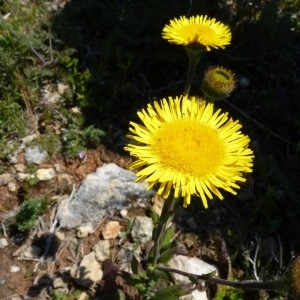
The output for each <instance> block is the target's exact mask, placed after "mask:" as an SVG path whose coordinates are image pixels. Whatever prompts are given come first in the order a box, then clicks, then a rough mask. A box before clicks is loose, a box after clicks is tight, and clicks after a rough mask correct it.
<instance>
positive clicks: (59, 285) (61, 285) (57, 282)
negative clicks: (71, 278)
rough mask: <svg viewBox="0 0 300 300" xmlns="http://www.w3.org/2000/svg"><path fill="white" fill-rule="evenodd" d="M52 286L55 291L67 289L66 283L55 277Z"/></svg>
mask: <svg viewBox="0 0 300 300" xmlns="http://www.w3.org/2000/svg"><path fill="white" fill-rule="evenodd" d="M52 285H53V287H54V288H55V289H58V288H65V287H67V286H68V283H67V282H65V281H64V280H63V279H62V278H61V277H56V278H54V280H53V283H52Z"/></svg>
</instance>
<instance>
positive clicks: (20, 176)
mask: <svg viewBox="0 0 300 300" xmlns="http://www.w3.org/2000/svg"><path fill="white" fill-rule="evenodd" d="M29 176H30V175H29V174H28V173H21V172H20V173H17V179H18V180H19V181H24V180H26V179H28V178H29Z"/></svg>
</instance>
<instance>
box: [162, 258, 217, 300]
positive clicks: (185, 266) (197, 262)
mask: <svg viewBox="0 0 300 300" xmlns="http://www.w3.org/2000/svg"><path fill="white" fill-rule="evenodd" d="M168 265H169V267H170V268H174V269H177V270H180V271H184V272H187V273H191V274H196V275H203V274H209V273H211V272H213V271H216V267H215V266H213V265H210V264H208V263H206V262H205V261H203V260H201V259H199V258H198V257H187V256H184V255H174V257H173V258H171V260H170V261H169V263H168ZM173 275H174V278H175V280H176V282H178V283H183V284H188V283H190V280H189V279H188V277H186V276H182V275H179V274H176V273H173ZM179 299H180V300H184V299H186V300H187V299H194V300H207V299H208V297H207V293H206V292H205V291H199V290H197V289H195V290H193V291H192V292H191V293H189V294H188V295H185V296H182V297H180V298H179Z"/></svg>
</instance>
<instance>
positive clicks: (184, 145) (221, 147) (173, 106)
mask: <svg viewBox="0 0 300 300" xmlns="http://www.w3.org/2000/svg"><path fill="white" fill-rule="evenodd" d="M138 116H139V118H140V119H141V121H142V123H143V124H142V125H139V124H137V123H134V122H131V123H130V125H131V128H130V131H131V132H132V133H133V134H132V135H129V137H130V138H131V139H133V140H135V141H137V142H140V144H137V145H135V144H129V145H128V146H127V147H125V149H126V150H128V151H129V152H130V154H131V155H133V156H135V157H137V158H138V159H137V160H136V161H135V162H133V163H132V164H131V169H138V171H137V181H141V180H145V181H147V182H148V183H149V189H150V188H152V187H153V186H154V185H156V184H157V185H158V194H159V195H161V196H162V197H163V198H167V197H168V196H169V194H170V192H171V190H172V189H174V196H175V197H183V198H184V206H185V207H186V206H187V205H188V204H190V200H191V195H194V194H195V195H198V196H200V197H201V199H202V202H203V204H204V206H205V207H207V206H208V205H207V198H209V199H212V198H213V194H214V195H216V196H217V197H219V198H220V199H223V196H222V194H221V192H220V189H224V190H226V191H228V192H230V193H232V194H236V191H235V190H236V189H239V185H238V184H237V182H239V181H241V182H244V181H245V179H244V178H243V174H242V173H243V172H251V171H252V165H253V164H252V161H253V152H252V150H250V149H249V148H248V144H249V142H250V139H249V138H248V137H247V136H245V135H244V134H242V133H241V131H240V128H241V127H242V126H241V125H240V124H239V121H233V120H232V119H231V118H229V117H228V114H227V113H221V110H220V109H219V110H217V111H216V112H215V111H214V105H213V104H212V103H208V104H207V103H205V102H204V101H199V100H196V99H195V98H194V97H193V98H187V97H180V98H178V97H176V98H175V99H173V98H172V97H169V99H168V100H166V99H163V100H161V101H160V102H157V101H155V102H154V103H153V105H151V104H148V107H147V109H144V110H142V111H140V112H138Z"/></svg>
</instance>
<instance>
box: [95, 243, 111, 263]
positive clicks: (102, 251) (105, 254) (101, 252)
mask: <svg viewBox="0 0 300 300" xmlns="http://www.w3.org/2000/svg"><path fill="white" fill-rule="evenodd" d="M109 248H110V243H109V241H108V240H103V241H99V242H98V243H97V244H96V245H95V246H94V247H93V250H94V252H95V255H96V259H97V261H99V262H103V261H105V259H107V258H109V254H110V250H109Z"/></svg>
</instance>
